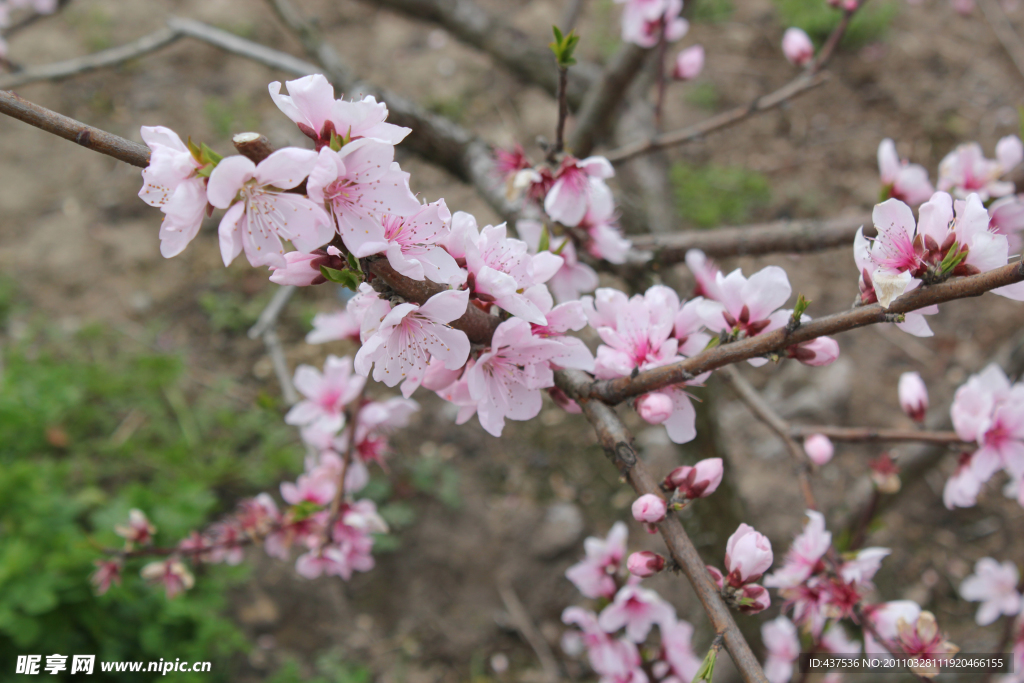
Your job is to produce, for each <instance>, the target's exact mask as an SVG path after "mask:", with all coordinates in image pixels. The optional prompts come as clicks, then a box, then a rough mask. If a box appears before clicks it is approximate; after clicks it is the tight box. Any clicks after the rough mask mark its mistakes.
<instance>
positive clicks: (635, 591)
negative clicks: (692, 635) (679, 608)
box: [597, 585, 676, 643]
mask: <svg viewBox="0 0 1024 683" xmlns="http://www.w3.org/2000/svg"><path fill="white" fill-rule="evenodd" d="M675 618H676V614H675V610H673V609H672V606H671V605H669V604H668V603H667V602H665V601H664V600H662V599H661V597H660V596H659V595H658V594H657V593H655V592H654V591H652V590H647V589H646V588H640V587H639V586H631V585H627V586H623V587H622V588H620V589H619V592H618V593H616V594H615V598H614V599H613V600H612V603H611V604H610V605H608V606H607V607H605V608H604V609H603V610H601V614H600V615H598V617H597V623H598V625H599V626H600V627H601V628H602V629H604V631H605V632H606V633H615V632H616V631H618V630H619V629H620V628H623V627H625V629H626V637H627V638H629V639H630V640H632V641H633V642H634V643H642V642H644V640H646V639H647V634H648V633H650V631H651V627H652V626H654V625H655V624H662V623H672V622H673V621H675Z"/></svg>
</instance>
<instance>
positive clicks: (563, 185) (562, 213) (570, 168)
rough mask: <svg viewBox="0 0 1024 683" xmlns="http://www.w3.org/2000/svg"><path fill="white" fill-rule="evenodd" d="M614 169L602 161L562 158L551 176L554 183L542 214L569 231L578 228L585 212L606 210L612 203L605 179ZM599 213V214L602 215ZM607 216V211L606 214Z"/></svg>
mask: <svg viewBox="0 0 1024 683" xmlns="http://www.w3.org/2000/svg"><path fill="white" fill-rule="evenodd" d="M613 175H615V169H613V168H612V165H611V163H610V162H609V161H608V160H607V159H605V158H604V157H587V158H586V159H582V160H580V159H575V158H573V157H571V156H570V157H566V158H565V159H564V160H563V161H562V164H561V166H559V168H558V170H557V171H556V172H555V182H554V184H553V185H552V186H551V189H550V190H549V191H548V194H547V196H546V197H545V198H544V210H545V211H546V212H547V214H548V215H549V216H550V217H551V219H552V220H555V221H558V222H559V223H562V224H563V225H566V226H568V227H570V228H572V227H575V226H577V225H579V223H580V221H582V220H583V216H584V215H586V213H587V210H588V209H591V210H592V209H593V208H594V207H595V206H596V207H598V208H599V209H607V208H608V207H611V206H612V205H613V203H614V200H613V199H612V193H611V190H609V189H608V186H607V185H606V184H605V182H604V180H605V178H611V177H612V176H613ZM602 213H603V211H602ZM608 213H610V211H608Z"/></svg>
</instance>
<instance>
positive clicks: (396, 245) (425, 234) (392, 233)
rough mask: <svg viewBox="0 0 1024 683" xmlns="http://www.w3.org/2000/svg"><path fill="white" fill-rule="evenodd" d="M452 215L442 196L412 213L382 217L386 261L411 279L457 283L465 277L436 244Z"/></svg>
mask: <svg viewBox="0 0 1024 683" xmlns="http://www.w3.org/2000/svg"><path fill="white" fill-rule="evenodd" d="M451 219H452V215H451V213H450V212H449V211H448V207H447V206H446V205H445V203H444V200H443V199H439V200H438V201H436V202H434V203H433V204H426V205H424V206H423V208H421V209H420V210H419V211H417V212H416V213H414V214H413V215H411V216H409V217H407V218H402V217H401V216H385V217H384V239H385V240H387V243H388V246H387V251H386V253H387V256H388V263H390V264H391V267H392V268H394V269H395V270H396V271H398V272H399V273H401V274H402V275H405V276H406V277H408V278H411V279H413V280H423V279H424V278H425V279H427V280H430V281H431V282H438V283H441V284H443V285H453V286H458V285H460V284H462V283H463V282H465V281H466V273H465V272H464V271H463V270H462V269H461V268H459V264H457V263H456V262H455V259H454V258H452V256H451V254H449V253H448V252H447V251H445V250H444V249H443V248H442V247H440V246H439V245H438V243H439V242H441V241H442V240H443V239H444V238H445V237H447V235H448V232H449V231H450V228H449V223H450V222H451Z"/></svg>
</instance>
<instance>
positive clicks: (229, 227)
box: [217, 202, 245, 266]
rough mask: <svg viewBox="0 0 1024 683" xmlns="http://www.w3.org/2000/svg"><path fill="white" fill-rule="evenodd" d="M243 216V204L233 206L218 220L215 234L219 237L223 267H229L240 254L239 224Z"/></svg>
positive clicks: (240, 232) (240, 236) (240, 237)
mask: <svg viewBox="0 0 1024 683" xmlns="http://www.w3.org/2000/svg"><path fill="white" fill-rule="evenodd" d="M244 216H245V204H243V203H241V202H239V203H238V204H235V205H234V206H232V207H231V208H230V209H228V212H227V213H225V214H224V217H223V218H221V219H220V226H219V227H218V228H217V234H218V235H219V237H220V255H221V258H222V259H224V265H225V266H228V265H231V262H232V261H234V260H235V257H236V256H238V255H239V254H241V253H242V231H241V230H240V229H239V225H238V224H239V222H240V221H243V218H244Z"/></svg>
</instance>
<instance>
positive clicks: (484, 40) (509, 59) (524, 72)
mask: <svg viewBox="0 0 1024 683" xmlns="http://www.w3.org/2000/svg"><path fill="white" fill-rule="evenodd" d="M369 4H371V5H373V6H374V7H385V8H387V9H390V10H394V11H397V12H402V13H403V14H406V15H408V16H410V17H414V18H416V19H422V20H425V21H429V22H432V23H435V24H437V25H438V26H441V27H443V28H444V29H445V30H447V31H448V32H449V33H451V34H452V35H453V36H455V37H456V38H457V39H458V40H460V41H462V42H463V43H466V44H467V45H470V46H472V47H475V48H476V49H478V50H481V51H482V52H485V53H487V54H488V55H490V56H491V58H493V59H494V61H495V62H496V63H498V64H500V65H501V66H503V67H505V68H506V69H508V70H509V71H511V72H512V73H513V74H515V75H516V76H518V77H520V78H522V79H523V80H524V81H526V82H528V83H535V84H537V85H539V86H540V87H542V88H544V89H545V90H547V91H548V92H549V93H550V94H552V95H554V94H555V93H556V91H557V89H558V72H557V70H556V69H555V66H554V57H553V56H552V54H551V50H549V49H548V48H547V47H546V46H544V45H542V44H538V43H537V42H536V41H535V40H534V39H533V38H531V37H530V36H528V35H526V34H525V33H523V32H522V31H520V30H519V29H517V28H515V27H514V26H510V25H508V24H506V23H504V22H502V21H501V20H500V19H498V18H497V17H495V16H493V15H491V14H490V13H488V12H487V11H486V10H485V9H483V8H482V7H480V6H479V5H477V4H476V3H475V2H473V1H472V0H369ZM565 31H566V32H568V31H569V28H565ZM599 73H600V69H599V68H598V67H597V66H596V65H594V64H587V63H582V62H581V63H578V64H576V65H575V66H573V68H572V70H571V71H570V73H569V77H568V79H569V82H568V90H567V95H568V101H569V105H570V106H571V107H573V108H574V109H575V108H576V107H578V106H579V105H580V103H581V102H582V101H583V97H584V95H585V94H586V92H587V90H588V89H589V88H590V86H591V85H592V84H593V83H595V82H596V81H597V80H598V77H599Z"/></svg>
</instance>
